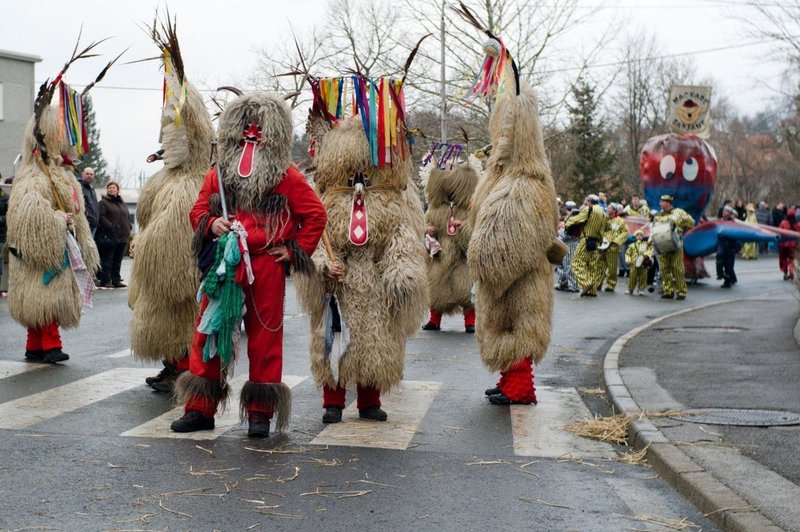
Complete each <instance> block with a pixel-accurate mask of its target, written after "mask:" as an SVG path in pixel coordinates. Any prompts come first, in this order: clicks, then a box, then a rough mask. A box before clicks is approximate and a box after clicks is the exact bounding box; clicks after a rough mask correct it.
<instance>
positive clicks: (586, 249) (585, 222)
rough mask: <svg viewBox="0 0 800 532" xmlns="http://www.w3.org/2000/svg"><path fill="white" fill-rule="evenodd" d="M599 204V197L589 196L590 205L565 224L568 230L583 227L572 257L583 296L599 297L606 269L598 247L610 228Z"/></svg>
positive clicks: (585, 206) (573, 269)
mask: <svg viewBox="0 0 800 532" xmlns="http://www.w3.org/2000/svg"><path fill="white" fill-rule="evenodd" d="M598 202H599V199H598V198H597V196H595V195H591V196H589V198H588V201H587V203H588V204H587V205H584V206H583V207H581V210H580V211H578V214H575V215H573V216H570V217H569V218H567V220H566V221H565V222H564V227H565V229H567V230H569V229H570V228H571V227H573V226H575V225H579V224H580V225H582V229H581V236H580V241H579V242H578V247H577V248H575V253H574V254H573V256H572V271H573V272H575V279H577V281H578V286H579V287H580V289H581V296H590V297H596V296H597V285H598V279H599V278H601V277H602V271H603V270H602V269H604V267H605V263H604V262H601V258H600V253H598V251H597V247H598V246H599V245H600V243H601V242H602V241H603V234H604V233H605V232H606V230H607V228H608V218H607V217H606V213H605V212H604V211H603V208H602V207H600V205H598Z"/></svg>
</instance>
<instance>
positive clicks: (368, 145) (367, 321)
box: [296, 76, 428, 423]
mask: <svg viewBox="0 0 800 532" xmlns="http://www.w3.org/2000/svg"><path fill="white" fill-rule="evenodd" d="M310 80H311V84H312V88H313V89H314V107H313V108H312V110H311V113H310V114H309V123H308V131H309V132H310V141H311V145H310V147H311V149H312V150H313V151H314V153H315V160H314V162H315V165H316V174H315V181H316V188H317V192H318V193H319V195H320V198H321V199H322V202H323V203H324V204H325V208H326V210H327V212H328V228H327V234H328V235H329V237H330V249H327V250H326V249H325V247H324V246H320V247H319V248H318V249H317V250H316V252H315V253H314V255H313V260H314V262H315V263H316V265H317V272H318V273H317V274H316V276H314V277H313V278H308V277H306V278H302V279H297V280H296V286H297V289H298V294H299V296H300V300H301V303H302V304H303V307H304V308H305V309H306V310H307V312H308V313H309V316H310V321H311V344H310V351H311V373H312V375H313V376H314V381H315V382H316V384H317V386H319V387H321V388H322V391H323V408H325V414H324V415H323V418H322V420H323V422H325V423H337V422H339V421H341V419H342V409H343V408H344V407H345V390H346V388H356V390H357V393H358V399H357V407H358V409H359V415H360V417H362V418H365V419H371V420H377V421H384V420H386V419H387V414H386V413H385V412H384V411H383V410H381V408H380V405H381V402H380V395H381V394H382V393H385V392H387V391H389V390H390V389H391V388H392V387H394V386H396V385H397V384H398V383H399V382H400V380H401V378H402V376H403V365H404V362H403V361H404V358H405V344H406V338H407V337H408V336H410V335H412V334H414V333H415V332H416V331H417V329H418V328H419V326H420V324H421V321H422V319H423V313H424V311H425V308H426V306H427V302H428V299H427V295H428V294H427V279H426V275H425V262H426V255H425V247H424V245H423V240H422V236H423V234H424V232H425V226H424V219H423V214H422V205H421V202H420V199H419V196H418V194H417V190H416V187H414V185H413V184H412V180H411V172H412V166H411V164H412V162H411V154H410V148H409V144H408V139H407V132H406V129H405V104H404V99H403V92H402V87H403V84H402V81H401V80H393V79H388V78H379V79H367V78H365V77H362V76H355V77H352V78H351V77H349V76H348V77H346V78H326V79H316V78H310ZM351 83H352V85H351ZM329 87H334V88H335V90H334V91H331V90H329V89H328V88H329ZM350 89H352V91H353V92H352V94H353V95H354V98H355V99H356V102H357V103H356V105H357V112H358V114H357V115H355V116H349V117H348V114H349V113H346V112H345V109H346V103H347V102H348V101H349V98H348V97H342V95H343V93H345V92H349V91H350ZM331 94H334V96H335V97H333V98H331V97H330V95H331ZM368 94H372V95H373V98H371V99H368V98H367V97H366V95H368ZM370 100H372V101H370ZM353 112H355V110H353ZM377 117H380V118H379V119H378V118H377ZM387 118H388V119H387ZM376 120H377V122H376ZM365 131H366V132H368V133H366V134H365ZM333 264H338V265H341V266H343V267H344V269H345V272H346V273H344V275H343V276H342V277H341V278H340V279H338V280H336V281H333V280H332V279H330V278H328V277H327V276H326V274H325V272H326V271H329V268H330V267H331V266H332V265H333ZM328 319H334V320H335V321H336V324H337V325H339V324H340V325H341V327H336V325H334V328H336V329H339V330H340V331H341V333H338V334H337V335H336V338H333V339H332V338H331V334H332V331H331V326H330V323H328V322H327V320H328ZM340 322H341V323H340ZM348 341H349V343H348Z"/></svg>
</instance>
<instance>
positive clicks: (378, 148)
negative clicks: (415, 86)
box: [311, 75, 410, 168]
mask: <svg viewBox="0 0 800 532" xmlns="http://www.w3.org/2000/svg"><path fill="white" fill-rule="evenodd" d="M311 88H312V91H313V92H314V104H313V105H314V107H313V109H312V112H316V113H320V114H322V115H323V116H324V117H326V118H327V120H328V121H330V122H331V123H332V124H337V123H338V122H340V121H341V120H343V119H344V118H346V117H347V116H348V110H349V116H353V115H359V116H360V117H361V124H362V125H363V127H364V134H365V135H366V136H367V140H368V141H369V148H370V159H371V162H372V165H373V166H376V167H379V168H382V167H384V166H392V165H394V164H395V162H397V161H399V160H405V159H406V157H408V155H409V152H410V149H409V148H408V146H407V145H406V143H405V142H404V141H403V138H404V137H405V135H406V129H405V96H404V95H403V81H402V80H399V79H391V78H385V77H384V78H376V79H370V78H367V77H366V76H362V75H353V76H346V77H336V78H311ZM348 103H349V106H348Z"/></svg>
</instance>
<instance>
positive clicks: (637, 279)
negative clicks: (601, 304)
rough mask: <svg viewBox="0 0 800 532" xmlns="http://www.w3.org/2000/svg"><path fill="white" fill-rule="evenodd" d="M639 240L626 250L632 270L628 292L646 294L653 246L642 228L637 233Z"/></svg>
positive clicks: (626, 260) (626, 259) (627, 262)
mask: <svg viewBox="0 0 800 532" xmlns="http://www.w3.org/2000/svg"><path fill="white" fill-rule="evenodd" d="M635 236H636V237H637V240H636V241H635V242H633V243H631V244H629V245H628V251H627V252H625V263H626V264H627V265H628V267H629V268H630V270H631V276H630V279H628V291H627V292H625V293H626V294H631V295H637V291H638V294H639V295H642V296H643V295H645V293H644V289H645V287H646V286H647V270H648V269H649V268H650V266H651V265H652V263H653V262H652V261H653V246H652V244H650V242H648V241H647V240H645V239H644V238H641V239H640V238H638V237H640V236H643V233H642V231H641V229H640V230H637V231H636V233H635Z"/></svg>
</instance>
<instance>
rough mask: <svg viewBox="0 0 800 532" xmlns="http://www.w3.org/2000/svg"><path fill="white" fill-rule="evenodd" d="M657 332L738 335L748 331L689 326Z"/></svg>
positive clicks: (663, 329) (666, 328)
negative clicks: (737, 333)
mask: <svg viewBox="0 0 800 532" xmlns="http://www.w3.org/2000/svg"><path fill="white" fill-rule="evenodd" d="M656 330H657V331H674V332H682V333H696V332H700V333H709V332H714V333H736V332H742V331H746V330H748V329H747V328H746V327H714V326H703V325H696V326H692V325H688V326H686V327H661V328H656Z"/></svg>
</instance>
